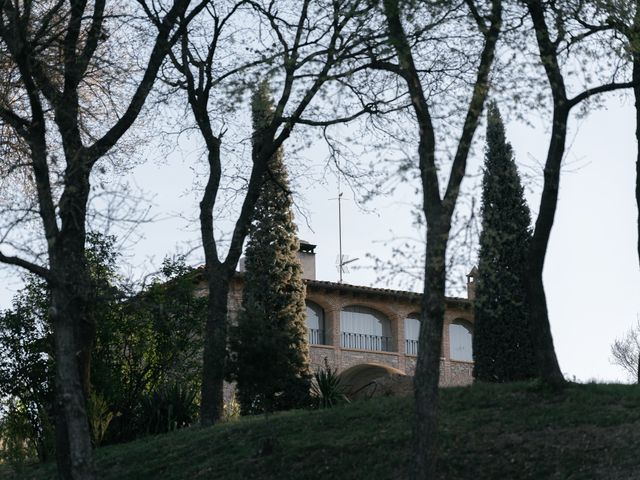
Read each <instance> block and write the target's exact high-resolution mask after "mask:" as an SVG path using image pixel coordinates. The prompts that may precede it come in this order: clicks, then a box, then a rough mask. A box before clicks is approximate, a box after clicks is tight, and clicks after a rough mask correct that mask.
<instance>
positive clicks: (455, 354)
mask: <svg viewBox="0 0 640 480" xmlns="http://www.w3.org/2000/svg"><path fill="white" fill-rule="evenodd" d="M472 337H473V326H472V325H471V324H470V323H469V322H467V321H466V320H461V319H458V320H454V321H453V322H451V324H450V325H449V349H450V354H451V360H461V361H463V362H473V350H472V347H471V345H472Z"/></svg>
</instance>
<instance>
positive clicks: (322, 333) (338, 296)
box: [229, 242, 476, 386]
mask: <svg viewBox="0 0 640 480" xmlns="http://www.w3.org/2000/svg"><path fill="white" fill-rule="evenodd" d="M315 247H316V246H315V245H312V244H309V243H306V242H301V246H300V259H301V262H302V266H303V277H304V278H305V282H306V286H307V298H306V303H307V327H308V332H309V347H310V357H311V364H312V368H317V367H318V366H320V365H322V364H323V363H324V359H325V358H326V359H327V361H328V362H329V365H330V366H332V367H333V368H336V369H337V370H338V372H340V373H341V375H342V376H343V378H348V379H349V380H350V382H351V383H352V384H364V383H366V382H369V381H372V380H374V379H376V378H378V377H382V376H385V375H388V374H399V375H412V374H413V372H414V370H415V365H416V354H417V348H418V331H419V320H418V315H419V313H420V297H421V295H420V294H418V293H414V292H407V291H400V290H390V289H385V288H373V287H364V286H358V285H349V284H345V283H336V282H327V281H322V280H317V279H316V278H315V276H316V275H315V271H316V269H315ZM242 270H243V264H242V262H241V271H242ZM475 274H476V271H475V269H474V271H472V272H471V273H470V274H469V275H468V277H467V278H468V283H467V289H468V290H467V293H468V295H467V296H468V298H447V299H446V311H445V318H444V330H443V332H442V333H443V335H442V356H441V359H440V372H441V374H440V384H441V385H442V386H455V385H468V384H470V383H471V382H472V381H473V378H472V370H473V357H472V351H471V348H472V347H471V346H472V335H473V321H474V319H473V308H472V303H471V301H470V299H472V298H473V293H474V288H475V283H474V282H475V276H476V275H475ZM242 285H243V276H242V275H238V276H236V278H235V279H234V281H233V283H232V288H231V293H230V299H229V300H230V302H229V311H230V316H231V317H234V316H235V315H236V313H237V311H238V310H239V309H240V305H241V301H242Z"/></svg>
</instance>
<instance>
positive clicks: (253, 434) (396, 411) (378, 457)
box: [0, 383, 640, 480]
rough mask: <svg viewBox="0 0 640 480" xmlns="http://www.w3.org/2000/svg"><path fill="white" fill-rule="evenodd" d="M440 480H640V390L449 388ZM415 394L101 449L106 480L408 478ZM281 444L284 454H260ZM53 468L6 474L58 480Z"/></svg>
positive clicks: (1, 474) (278, 450)
mask: <svg viewBox="0 0 640 480" xmlns="http://www.w3.org/2000/svg"><path fill="white" fill-rule="evenodd" d="M441 407H442V408H441V417H440V426H439V428H440V438H439V442H440V443H439V445H440V451H439V455H438V478H441V479H448V480H450V479H485V478H486V479H493V478H497V479H632V478H633V479H635V478H640V456H639V455H638V453H637V451H636V450H637V448H638V446H639V445H640V388H639V387H635V386H627V385H574V384H570V385H569V386H568V387H567V388H565V389H564V390H563V391H561V392H553V391H549V390H547V389H546V388H545V387H542V386H540V385H538V384H537V383H532V384H531V383H530V384H512V385H475V386H473V387H467V388H451V389H445V390H442V392H441ZM411 425H412V399H411V398H399V399H398V398H382V399H374V400H369V401H363V402H358V403H353V404H351V405H347V406H344V407H339V408H335V409H332V410H321V411H293V412H286V413H281V414H277V415H273V416H271V417H270V418H269V419H268V421H265V419H264V418H263V417H260V418H245V419H242V420H238V421H235V422H229V423H225V424H221V425H217V426H215V427H212V428H208V429H200V428H190V429H185V430H182V431H178V432H174V433H171V434H167V435H159V436H156V437H149V438H145V439H142V440H139V441H136V442H132V443H129V444H126V445H118V446H112V447H104V448H101V449H99V450H97V452H96V457H97V465H98V470H99V472H100V475H99V478H102V479H114V480H115V479H118V480H121V479H163V480H172V479H199V478H202V479H225V480H236V479H237V480H240V479H243V480H244V479H279V480H281V479H322V480H325V479H332V478H339V479H366V480H376V479H385V480H387V479H402V478H406V468H407V464H408V459H409V451H410V442H411ZM269 437H271V438H274V439H275V441H274V442H273V451H272V452H271V453H267V454H265V453H264V452H261V449H263V446H264V445H265V439H267V438H269ZM54 477H55V468H54V466H53V465H44V466H42V465H40V466H29V467H25V469H24V470H23V471H22V472H21V473H20V474H15V473H12V472H11V471H10V470H9V469H7V467H6V466H5V467H4V468H3V469H2V468H0V478H28V479H49V478H54Z"/></svg>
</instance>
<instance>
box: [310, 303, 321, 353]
mask: <svg viewBox="0 0 640 480" xmlns="http://www.w3.org/2000/svg"><path fill="white" fill-rule="evenodd" d="M307 331H308V332H309V344H310V345H324V344H325V335H324V310H323V309H322V307H321V306H320V305H318V304H316V303H313V302H309V301H308V302H307Z"/></svg>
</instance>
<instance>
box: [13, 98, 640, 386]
mask: <svg viewBox="0 0 640 480" xmlns="http://www.w3.org/2000/svg"><path fill="white" fill-rule="evenodd" d="M530 121H532V123H533V125H523V124H521V123H514V122H509V123H508V124H507V136H508V139H509V141H511V143H512V144H513V146H514V150H515V152H516V159H517V162H518V165H519V167H520V169H521V172H522V173H524V174H526V175H525V176H527V177H529V176H533V180H534V181H533V182H532V183H530V185H529V187H528V189H527V191H528V200H529V203H530V206H531V208H532V212H533V216H534V218H535V215H536V209H537V203H538V201H539V184H540V182H539V180H540V175H541V171H542V170H541V169H542V167H541V165H542V164H543V163H544V159H545V155H546V147H547V141H548V132H547V131H546V130H545V128H544V127H543V126H542V122H539V121H536V119H535V118H531V119H530ZM634 128H635V125H634V111H633V106H632V104H631V102H629V101H627V102H626V104H625V102H621V101H620V100H617V99H615V98H613V99H611V100H610V101H609V102H608V103H607V109H604V110H600V111H596V112H594V113H592V114H590V115H589V116H588V117H587V118H586V119H583V120H579V121H578V120H576V119H575V118H572V120H571V131H572V132H573V135H572V136H570V140H571V144H570V145H568V153H567V157H566V162H565V171H564V173H563V176H562V180H561V189H560V201H559V207H558V212H557V216H556V221H555V224H554V229H553V231H552V235H551V243H550V246H549V252H548V256H547V261H546V265H545V271H544V281H545V286H546V291H547V298H548V305H549V311H550V319H551V326H552V331H553V336H554V340H555V345H556V351H557V354H558V357H559V361H560V366H561V369H562V371H563V372H564V373H565V374H566V375H567V376H569V377H574V376H575V377H576V378H577V379H579V380H583V381H587V380H590V379H597V380H607V381H625V380H627V378H626V375H625V374H624V372H623V371H622V370H621V369H620V368H619V367H616V366H613V365H612V364H611V363H610V357H611V355H610V346H611V343H612V342H613V340H614V339H615V338H617V337H620V336H621V335H622V334H623V333H624V332H625V331H626V330H627V329H628V328H629V327H631V326H632V325H633V324H634V323H635V321H636V315H637V314H638V312H640V305H639V303H640V301H639V299H640V297H639V296H638V292H639V291H640V269H639V268H638V259H637V254H636V240H637V235H636V222H637V218H636V216H637V212H636V208H635V199H634V188H635V186H634V185H635V156H636V142H635V138H634ZM481 131H482V132H483V131H484V126H482V127H481ZM479 138H480V136H476V139H479ZM314 148H315V149H316V150H317V154H314ZM183 153H184V152H183ZM183 153H180V152H175V153H174V154H173V155H172V156H171V157H170V158H169V159H168V162H166V163H163V164H159V163H158V162H157V161H149V162H148V163H146V164H144V165H141V166H140V167H138V168H136V169H135V170H134V171H133V172H132V173H131V175H132V177H131V178H133V179H134V180H135V182H136V183H138V184H139V185H141V186H144V188H145V190H146V191H147V192H148V195H149V196H152V195H153V196H154V200H153V203H154V206H153V210H152V212H153V213H155V214H157V215H159V216H160V217H161V218H164V220H160V221H158V222H155V223H150V224H146V225H143V226H141V227H140V228H141V230H140V233H141V234H142V235H143V238H141V239H140V240H138V241H136V242H135V245H133V246H132V248H131V249H130V250H129V251H128V252H127V260H128V261H129V262H130V263H132V264H133V265H138V266H142V267H141V269H139V270H138V271H142V270H143V269H146V271H148V270H150V269H152V268H153V266H156V267H157V266H158V265H159V264H160V262H161V260H162V258H163V256H164V255H167V254H171V253H173V252H175V251H176V249H180V248H181V249H183V250H185V249H187V248H188V246H192V247H193V246H196V247H197V238H198V225H197V223H196V222H195V221H193V222H189V221H187V220H185V219H184V218H182V219H181V218H177V217H176V215H177V214H181V215H183V216H186V217H189V216H191V217H192V218H194V217H195V216H194V214H193V212H194V209H195V208H196V207H197V204H196V198H197V197H196V196H195V195H194V194H192V193H190V185H192V182H193V172H192V170H191V169H190V168H189V159H188V158H187V159H185V158H183ZM157 155H159V154H157ZM308 156H309V159H310V160H309V161H311V162H317V165H316V167H317V168H316V171H317V172H320V171H322V164H323V162H324V161H325V160H326V159H325V155H324V151H323V148H322V147H321V146H315V147H312V148H311V150H310V153H309V154H308ZM150 157H153V153H151V154H150ZM481 159H482V145H478V148H476V154H475V157H474V159H473V161H472V162H471V165H470V171H471V172H477V171H478V170H479V168H480V162H481ZM156 160H157V159H156ZM149 178H153V182H149V181H148V179H149ZM536 178H537V181H536ZM467 183H468V182H467ZM343 190H345V194H344V198H345V200H344V201H343V204H342V207H343V253H344V254H347V255H349V256H350V257H352V258H355V257H358V258H359V260H358V261H356V262H354V263H353V266H354V267H355V268H352V269H351V271H350V273H348V274H346V275H345V279H344V280H345V283H352V284H357V285H372V286H387V285H386V284H380V283H379V282H377V281H376V279H377V277H378V276H379V272H375V271H373V270H372V269H370V268H367V267H368V266H369V265H371V261H370V260H369V259H368V256H370V255H374V256H378V257H380V258H382V259H392V256H391V246H390V243H389V242H390V241H391V240H392V239H394V238H395V239H402V238H405V237H409V238H416V236H419V232H418V231H417V230H416V229H415V227H414V226H413V225H412V217H411V215H410V213H409V211H408V209H407V203H412V202H416V201H418V199H417V198H415V197H416V195H415V194H414V193H413V192H412V189H411V188H405V189H404V190H402V191H400V192H398V193H397V194H396V195H395V196H394V197H384V198H378V199H376V200H374V201H373V202H370V203H368V204H366V205H365V208H361V207H359V206H358V205H357V202H356V200H357V198H354V194H353V193H352V192H351V191H349V190H348V189H343ZM336 197H337V184H336V180H335V175H334V174H331V173H330V174H328V175H327V176H326V178H325V179H324V180H322V181H300V182H298V184H297V191H296V201H297V203H298V204H299V205H300V206H301V207H302V209H303V210H304V212H305V213H306V219H304V218H303V216H302V215H300V214H298V216H297V219H298V224H299V230H300V237H301V238H304V239H306V240H308V241H310V242H311V243H315V244H317V245H318V247H317V249H316V253H317V277H318V279H320V280H330V281H337V279H338V271H337V268H336V259H337V255H338V215H337V202H336V200H335V199H336ZM173 214H176V215H173ZM168 217H170V218H168ZM201 258H202V254H201V252H200V250H199V249H197V248H196V250H195V252H194V254H193V255H192V257H191V261H192V262H193V263H198V261H199V260H200V259H201ZM471 266H472V265H468V266H464V267H463V268H467V267H468V268H469V269H470V268H471ZM1 275H2V277H1V278H2V281H3V285H2V288H0V308H7V307H8V306H9V305H10V299H11V295H12V293H13V292H14V291H15V290H16V289H17V288H19V286H20V283H19V281H18V280H16V276H15V272H14V271H8V270H7V269H6V268H4V269H3V270H2V272H1ZM397 281H400V279H397ZM403 284H404V283H403Z"/></svg>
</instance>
